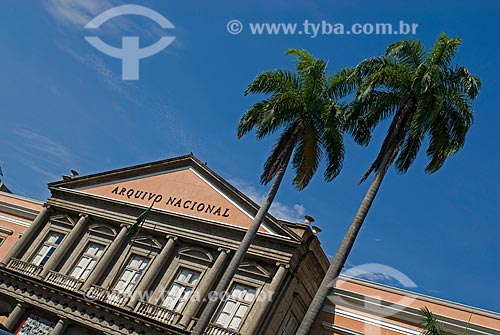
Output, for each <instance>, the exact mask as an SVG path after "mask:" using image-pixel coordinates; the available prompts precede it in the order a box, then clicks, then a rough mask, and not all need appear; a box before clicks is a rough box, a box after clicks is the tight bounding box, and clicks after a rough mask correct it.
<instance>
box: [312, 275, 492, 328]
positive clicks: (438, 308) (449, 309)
mask: <svg viewBox="0 0 500 335" xmlns="http://www.w3.org/2000/svg"><path fill="white" fill-rule="evenodd" d="M336 287H337V288H338V289H342V290H345V291H348V292H353V293H357V294H361V295H363V296H366V297H370V298H374V299H376V300H381V301H386V302H389V303H394V304H398V305H403V306H408V307H410V308H414V309H418V310H420V309H421V308H423V307H427V308H428V309H429V310H431V311H432V312H433V313H434V314H436V315H439V316H444V317H448V318H451V319H454V320H458V321H463V322H465V323H467V322H468V321H469V318H470V322H471V324H475V325H480V326H484V327H487V328H491V329H495V330H500V319H499V318H493V317H488V316H485V315H481V314H480V313H478V312H476V311H475V310H474V309H471V308H468V307H467V306H463V305H460V304H455V303H452V302H445V301H439V300H437V299H433V298H431V297H426V296H423V295H419V294H411V293H410V292H397V291H396V290H391V289H386V288H384V287H383V286H378V285H376V284H374V285H373V286H372V285H368V284H365V283H363V282H358V281H348V280H345V279H340V280H338V281H337V286H336ZM337 308H340V309H342V310H345V311H351V312H354V313H356V314H358V315H362V316H367V317H370V318H372V319H377V320H381V321H385V322H388V323H391V324H393V325H398V326H403V327H406V328H410V329H414V330H418V328H417V327H415V326H414V325H410V324H407V323H404V322H401V321H398V320H394V319H389V318H382V317H378V316H375V315H373V314H369V313H364V312H362V311H359V310H354V309H350V308H348V307H346V306H341V305H340V304H339V306H337ZM471 314H472V316H471ZM321 321H325V322H328V323H334V324H335V325H337V326H340V327H344V328H347V329H350V330H355V331H358V332H361V333H363V334H380V335H386V334H387V335H392V334H397V333H396V332H394V331H391V330H387V329H384V328H380V327H378V326H373V325H369V324H364V323H362V322H360V321H358V320H353V319H350V318H347V317H344V316H341V315H335V316H334V319H332V315H331V314H330V313H326V312H323V313H322V315H321V319H320V320H319V322H318V323H317V324H316V328H315V331H314V332H313V334H314V335H318V334H326V332H325V329H324V328H323V327H321ZM330 334H332V333H330Z"/></svg>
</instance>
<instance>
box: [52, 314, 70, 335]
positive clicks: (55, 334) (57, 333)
mask: <svg viewBox="0 0 500 335" xmlns="http://www.w3.org/2000/svg"><path fill="white" fill-rule="evenodd" d="M67 327H68V323H67V321H66V319H65V318H60V319H59V321H58V322H57V324H56V326H55V327H54V329H52V331H51V332H50V335H62V334H63V333H64V331H65V330H66V328H67Z"/></svg>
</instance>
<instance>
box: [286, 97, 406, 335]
mask: <svg viewBox="0 0 500 335" xmlns="http://www.w3.org/2000/svg"><path fill="white" fill-rule="evenodd" d="M414 113H415V108H414V105H413V104H412V101H408V102H407V103H406V104H404V105H403V106H402V107H401V108H399V109H398V111H397V112H396V115H395V116H394V118H393V120H392V122H391V125H390V127H389V130H388V132H387V135H386V137H385V139H384V143H383V145H382V148H381V150H380V152H379V154H378V156H377V159H376V160H375V162H374V163H373V164H372V166H371V167H370V168H369V169H368V171H367V172H366V173H365V174H364V175H363V177H362V178H361V180H360V182H362V181H363V180H365V179H366V177H367V176H368V175H369V174H370V172H371V171H374V170H375V171H376V172H375V176H374V177H373V180H372V182H371V184H370V187H368V190H367V191H366V194H365V197H364V198H363V201H362V202H361V205H360V206H359V208H358V211H357V212H356V215H355V216H354V219H353V220H352V222H351V225H350V226H349V229H348V230H347V232H346V233H345V235H344V238H343V240H342V242H341V243H340V246H339V248H338V249H337V252H336V253H335V256H334V257H333V260H332V262H331V264H330V267H329V268H328V270H327V272H326V274H325V277H324V278H323V281H322V282H321V285H320V286H319V289H318V291H317V292H316V295H315V296H314V298H313V301H312V302H311V305H310V306H309V308H308V310H307V312H306V315H305V316H304V319H303V321H302V323H301V324H300V327H299V329H298V330H297V333H296V334H295V335H309V334H310V332H311V330H312V328H313V326H314V322H315V321H316V319H317V318H318V315H319V313H321V310H322V308H323V305H324V304H325V299H326V297H327V296H328V295H329V294H330V293H331V292H332V291H333V288H334V287H335V284H336V280H337V278H338V276H339V275H340V271H342V268H343V267H344V264H345V262H346V261H347V257H348V256H349V253H350V252H351V249H352V246H353V245H354V242H355V241H356V237H357V236H358V233H359V230H360V229H361V226H362V225H363V222H364V221H365V218H366V215H367V214H368V211H369V210H370V207H371V206H372V204H373V200H374V199H375V196H376V195H377V193H378V190H379V188H380V185H381V184H382V180H384V177H385V174H386V173H387V170H388V169H389V167H390V166H391V164H392V162H393V161H394V158H395V157H396V156H397V154H398V153H399V150H400V149H401V146H402V144H403V142H404V138H405V137H404V136H405V129H406V127H407V125H408V124H409V122H411V118H412V117H413V115H414Z"/></svg>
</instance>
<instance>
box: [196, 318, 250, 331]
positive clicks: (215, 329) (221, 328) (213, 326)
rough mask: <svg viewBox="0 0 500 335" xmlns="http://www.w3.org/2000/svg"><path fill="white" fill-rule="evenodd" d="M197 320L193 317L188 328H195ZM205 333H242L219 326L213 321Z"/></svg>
mask: <svg viewBox="0 0 500 335" xmlns="http://www.w3.org/2000/svg"><path fill="white" fill-rule="evenodd" d="M196 322H198V319H197V318H193V319H192V321H191V324H190V325H189V327H188V330H193V328H194V326H196ZM204 335H241V334H240V333H238V332H237V331H235V330H231V329H227V328H224V327H223V326H219V325H217V324H215V323H211V324H209V325H208V326H207V328H206V329H205V334H204Z"/></svg>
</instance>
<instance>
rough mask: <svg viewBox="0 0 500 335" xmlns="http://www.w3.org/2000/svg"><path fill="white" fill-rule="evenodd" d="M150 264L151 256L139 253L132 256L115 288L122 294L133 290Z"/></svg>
mask: <svg viewBox="0 0 500 335" xmlns="http://www.w3.org/2000/svg"><path fill="white" fill-rule="evenodd" d="M148 264H149V258H146V257H141V256H137V255H134V256H132V258H131V259H130V261H129V262H128V265H127V266H126V267H125V269H124V270H123V272H122V275H121V276H120V279H119V280H118V282H117V283H116V285H115V288H114V290H115V291H118V292H119V293H122V294H123V293H130V292H132V290H133V289H134V286H135V285H137V283H138V282H139V279H140V278H141V275H142V273H143V272H144V269H145V268H146V266H148Z"/></svg>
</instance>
